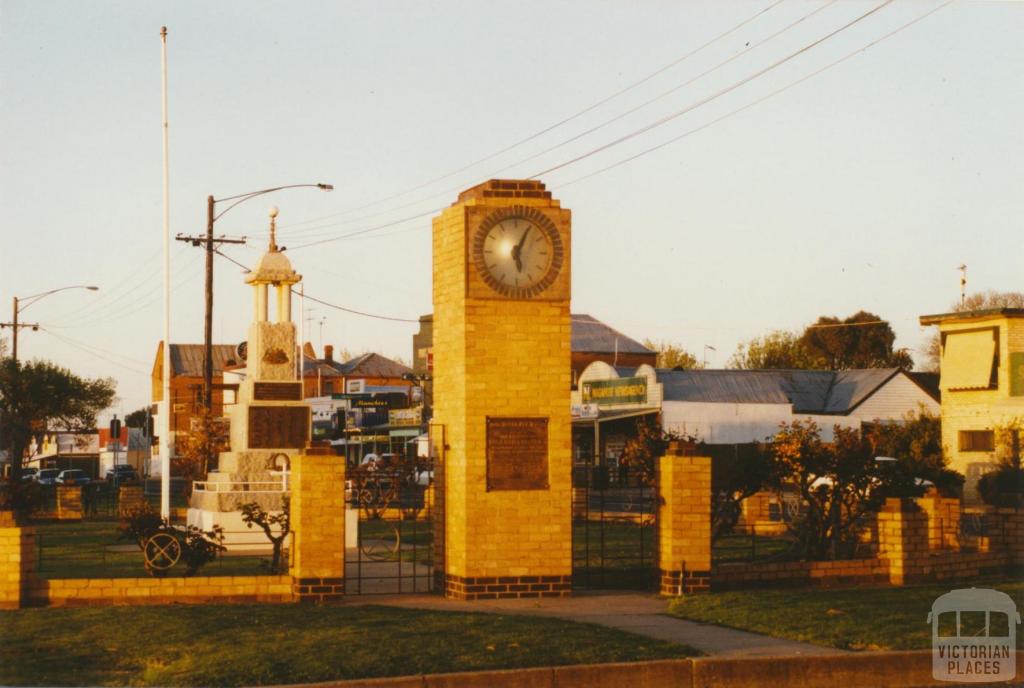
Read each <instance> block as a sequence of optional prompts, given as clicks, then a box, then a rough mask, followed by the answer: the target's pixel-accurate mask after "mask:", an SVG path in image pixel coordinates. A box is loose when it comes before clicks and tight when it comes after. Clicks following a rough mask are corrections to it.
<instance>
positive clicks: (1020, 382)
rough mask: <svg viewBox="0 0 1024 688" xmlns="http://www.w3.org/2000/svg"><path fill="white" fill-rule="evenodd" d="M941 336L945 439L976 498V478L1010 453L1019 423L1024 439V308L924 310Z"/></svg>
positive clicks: (969, 495)
mask: <svg viewBox="0 0 1024 688" xmlns="http://www.w3.org/2000/svg"><path fill="white" fill-rule="evenodd" d="M921 324H922V325H937V326H938V327H939V332H940V333H941V337H942V359H941V364H940V370H939V385H940V387H941V389H942V444H943V446H944V448H945V451H946V456H947V457H948V459H949V466H950V468H952V469H954V470H957V471H959V472H961V473H963V474H964V476H965V477H966V479H967V480H966V482H965V483H964V499H965V501H968V502H973V501H977V499H978V493H977V484H978V480H979V479H980V478H981V476H982V475H984V474H985V473H987V472H989V471H991V470H993V469H994V468H996V467H997V466H998V463H999V461H1000V459H1003V458H1006V457H1008V454H1009V452H1010V451H1012V449H1011V445H1012V441H1010V440H1011V439H1012V438H1011V437H1010V436H1009V433H1008V432H1007V430H1008V426H1009V425H1011V424H1014V423H1016V428H1017V431H1016V433H1017V446H1018V451H1021V450H1020V444H1021V443H1022V442H1024V438H1022V437H1021V436H1020V435H1021V434H1024V433H1022V432H1021V430H1022V429H1024V308H995V309H989V310H981V311H966V312H963V313H941V314H938V315H922V316H921Z"/></svg>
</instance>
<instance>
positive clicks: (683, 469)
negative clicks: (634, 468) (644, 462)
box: [656, 455, 711, 572]
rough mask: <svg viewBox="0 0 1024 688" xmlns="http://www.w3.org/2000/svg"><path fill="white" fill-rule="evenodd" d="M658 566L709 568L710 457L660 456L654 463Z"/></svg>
mask: <svg viewBox="0 0 1024 688" xmlns="http://www.w3.org/2000/svg"><path fill="white" fill-rule="evenodd" d="M656 469H657V480H658V491H659V495H660V497H661V504H660V505H659V507H658V540H659V543H658V568H660V569H661V570H662V571H702V572H707V571H710V570H711V459H710V457H707V456H672V455H669V456H662V457H659V458H658V463H657V467H656Z"/></svg>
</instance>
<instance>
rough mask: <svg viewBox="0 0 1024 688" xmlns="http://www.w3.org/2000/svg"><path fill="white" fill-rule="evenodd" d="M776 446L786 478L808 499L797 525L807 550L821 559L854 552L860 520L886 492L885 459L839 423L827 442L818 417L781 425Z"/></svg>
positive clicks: (877, 506)
mask: <svg viewBox="0 0 1024 688" xmlns="http://www.w3.org/2000/svg"><path fill="white" fill-rule="evenodd" d="M772 446H773V451H774V453H775V458H776V460H777V461H778V462H779V470H780V474H781V476H782V479H783V480H784V482H786V483H787V484H789V485H792V486H793V487H794V488H795V489H796V490H797V492H798V493H799V494H800V497H801V498H802V501H803V504H804V511H803V513H802V514H801V515H800V517H799V518H798V519H797V521H796V523H795V524H794V527H795V531H796V535H797V539H798V541H799V545H800V547H801V549H802V550H803V553H804V555H805V556H807V557H808V558H811V559H816V560H817V559H824V558H825V557H827V556H830V557H831V558H832V559H836V558H841V557H843V556H846V555H849V554H851V553H852V550H853V548H854V547H855V546H856V544H857V535H858V530H859V526H858V522H859V520H860V519H861V517H862V516H865V515H866V514H869V513H872V512H874V511H877V510H878V508H879V507H880V506H881V504H882V502H883V501H884V499H885V497H886V496H888V494H887V492H886V490H885V486H886V485H887V480H886V479H887V475H886V469H885V468H883V466H884V462H877V461H875V454H874V451H873V450H872V447H871V444H870V443H869V442H868V441H867V440H866V439H864V438H862V437H861V434H860V432H858V431H857V430H853V429H851V428H844V427H841V426H839V425H837V426H835V428H834V439H833V441H832V442H823V441H822V440H821V436H820V433H819V429H818V426H817V424H816V423H815V422H814V421H812V420H808V421H799V420H796V421H793V422H792V423H789V424H787V423H783V424H782V427H781V429H780V430H779V432H778V433H776V435H775V437H774V440H773V445H772Z"/></svg>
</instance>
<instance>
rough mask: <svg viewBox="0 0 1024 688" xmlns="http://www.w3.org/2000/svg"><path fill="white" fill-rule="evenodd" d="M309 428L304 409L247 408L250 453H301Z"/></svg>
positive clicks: (307, 416)
mask: <svg viewBox="0 0 1024 688" xmlns="http://www.w3.org/2000/svg"><path fill="white" fill-rule="evenodd" d="M310 427H311V419H310V409H309V407H308V406H250V407H249V448H250V449H302V448H304V447H305V446H306V443H307V442H308V441H309V432H310Z"/></svg>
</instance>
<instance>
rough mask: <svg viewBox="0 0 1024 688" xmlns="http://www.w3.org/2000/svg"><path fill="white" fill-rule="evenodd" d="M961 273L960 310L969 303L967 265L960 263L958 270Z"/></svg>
mask: <svg viewBox="0 0 1024 688" xmlns="http://www.w3.org/2000/svg"><path fill="white" fill-rule="evenodd" d="M957 270H959V271H960V308H963V307H964V304H965V303H966V302H967V264H966V263H960V267H958V268H957Z"/></svg>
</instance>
